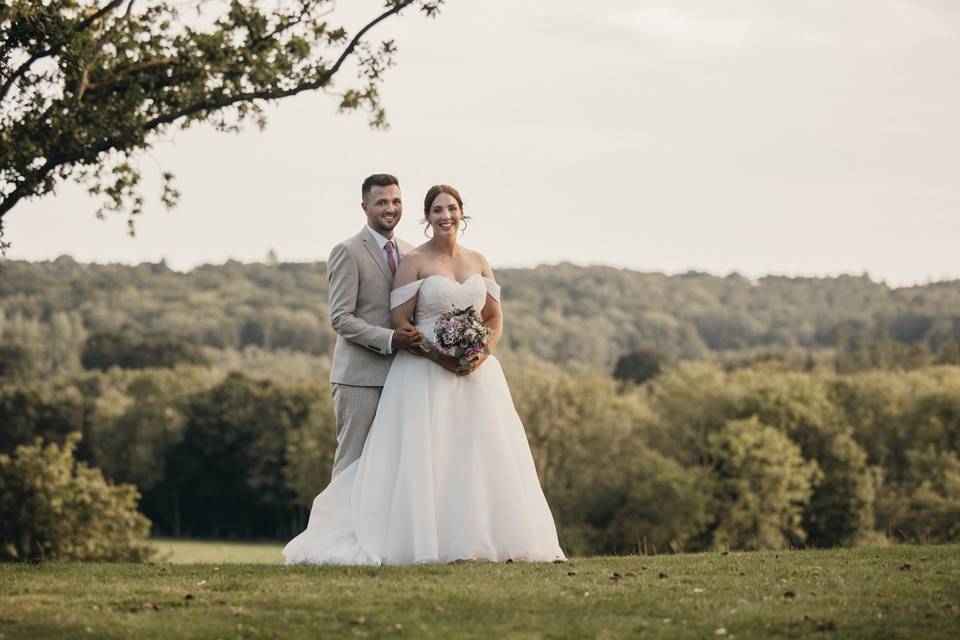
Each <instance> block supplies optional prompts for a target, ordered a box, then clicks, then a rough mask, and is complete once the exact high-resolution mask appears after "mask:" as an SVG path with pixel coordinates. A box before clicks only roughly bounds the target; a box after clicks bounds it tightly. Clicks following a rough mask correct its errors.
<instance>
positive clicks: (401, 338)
mask: <svg viewBox="0 0 960 640" xmlns="http://www.w3.org/2000/svg"><path fill="white" fill-rule="evenodd" d="M421 344H423V334H422V333H420V332H419V331H418V330H417V328H416V327H414V326H413V325H412V324H407V325H404V326H402V327H397V328H396V329H394V330H393V349H394V351H396V350H398V349H409V348H411V347H416V346H418V345H421Z"/></svg>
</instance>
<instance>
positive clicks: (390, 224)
mask: <svg viewBox="0 0 960 640" xmlns="http://www.w3.org/2000/svg"><path fill="white" fill-rule="evenodd" d="M399 222H400V216H399V215H396V216H394V218H393V220H391V221H385V220H383V219H382V218H377V220H376V227H377V231H382V232H383V233H385V234H387V235H389V234H391V233H393V230H394V228H396V226H397V224H398V223H399Z"/></svg>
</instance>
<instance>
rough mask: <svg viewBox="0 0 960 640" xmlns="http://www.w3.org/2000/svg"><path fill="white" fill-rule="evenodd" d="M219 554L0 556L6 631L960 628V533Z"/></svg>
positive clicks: (824, 631)
mask: <svg viewBox="0 0 960 640" xmlns="http://www.w3.org/2000/svg"><path fill="white" fill-rule="evenodd" d="M159 543H160V544H166V545H168V546H172V555H171V559H174V560H184V559H185V558H186V559H187V560H188V561H189V560H190V559H198V560H199V559H204V558H205V557H210V556H209V555H206V556H205V555H204V553H203V549H202V547H203V545H202V544H200V545H198V544H196V543H193V546H192V547H190V546H188V547H186V548H185V549H183V551H184V553H183V554H178V553H177V546H178V544H179V543H171V542H170V541H160V542H159ZM221 546H223V545H221ZM253 547H254V550H255V551H256V552H257V553H258V554H263V555H256V559H258V560H262V559H263V558H265V557H267V556H269V554H270V553H272V551H271V550H275V551H276V552H279V549H280V547H279V546H276V545H253ZM225 549H226V550H227V551H229V546H227V547H225ZM235 550H237V551H238V552H239V553H238V555H234V556H232V557H234V558H236V557H238V556H239V557H241V558H244V559H246V558H247V556H246V555H245V549H244V547H236V548H235ZM208 551H211V550H210V549H208ZM211 553H212V555H213V556H215V557H216V558H220V559H223V560H222V561H221V560H217V562H218V564H206V563H196V562H194V563H191V564H176V563H169V562H165V563H150V564H140V565H135V564H73V563H49V564H43V565H13V564H7V565H2V566H0V637H2V638H5V639H6V638H30V639H31V640H33V639H37V638H174V637H183V638H333V637H371V638H377V637H395V638H402V637H409V638H503V637H510V638H644V637H646V638H720V637H724V638H736V637H739V638H743V639H747V638H799V637H810V638H957V637H960V545H950V546H922V547H918V546H900V547H890V548H883V549H854V550H830V551H789V552H779V553H775V552H758V553H729V554H720V553H704V554H686V555H676V556H667V555H664V556H653V557H649V556H647V557H643V556H629V557H609V556H606V557H593V558H574V559H571V560H570V561H568V562H566V563H562V564H537V565H529V564H523V563H514V564H492V563H481V564H475V563H463V564H454V565H441V566H437V565H433V566H420V567H383V568H359V567H342V568H337V567H319V568H318V567H285V566H282V565H269V564H238V563H230V562H227V561H226V560H228V559H229V558H230V557H231V556H230V554H229V553H226V552H225V551H224V549H220V550H219V551H217V550H216V549H213V550H212V551H211ZM218 554H219V555H218ZM251 559H252V558H251Z"/></svg>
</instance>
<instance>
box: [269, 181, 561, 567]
mask: <svg viewBox="0 0 960 640" xmlns="http://www.w3.org/2000/svg"><path fill="white" fill-rule="evenodd" d="M424 218H425V222H426V223H427V224H428V225H429V226H430V227H431V228H432V230H433V236H432V237H431V238H430V240H428V241H427V242H425V243H424V244H422V245H420V246H419V247H417V248H416V249H415V250H413V251H411V252H410V253H408V254H406V255H405V256H404V257H403V260H401V262H400V265H399V267H398V269H397V273H396V276H395V278H394V289H393V291H392V293H391V295H390V307H391V320H392V322H393V324H394V325H395V326H397V327H401V326H407V325H410V324H414V325H415V326H416V328H417V329H419V330H420V331H421V332H422V333H423V335H424V336H426V338H427V341H428V343H429V341H430V340H431V338H432V337H433V335H434V325H435V323H436V320H437V318H438V317H439V316H440V314H441V313H443V312H444V311H448V310H450V309H451V308H452V307H454V306H455V307H457V308H463V307H466V306H469V305H473V306H474V308H475V309H482V311H481V316H482V318H483V322H484V324H485V325H486V326H487V327H489V328H490V329H491V330H492V331H493V336H492V337H491V339H490V343H489V345H490V347H493V346H494V345H495V344H496V343H497V341H498V340H499V339H500V335H501V333H502V328H503V322H502V314H501V309H500V287H499V286H498V285H497V283H496V282H495V280H494V277H493V272H492V271H491V269H490V266H489V265H488V264H487V261H486V259H485V258H484V257H483V256H482V255H480V254H479V253H477V252H475V251H471V250H469V249H467V248H465V247H463V246H461V245H460V244H459V243H458V242H457V232H458V230H459V229H460V228H461V226H463V225H465V224H466V223H465V219H466V218H465V216H464V215H463V201H462V199H461V198H460V194H459V193H457V191H456V189H454V188H453V187H450V186H447V185H438V186H435V187H432V188H431V189H430V190H429V191H428V192H427V197H426V200H425V202H424ZM438 365H439V366H438ZM283 554H284V556H285V557H286V561H287V564H300V563H307V564H350V565H381V564H391V565H393V564H419V563H434V562H451V561H454V560H470V559H476V560H492V561H506V560H517V561H520V560H524V561H552V560H564V559H565V556H564V554H563V551H562V550H561V549H560V545H559V543H558V541H557V530H556V527H555V525H554V521H553V516H552V514H551V513H550V508H549V507H548V506H547V501H546V499H545V498H544V495H543V490H542V489H541V488H540V482H539V480H538V478H537V472H536V469H535V467H534V464H533V458H532V456H531V454H530V447H529V444H528V443H527V438H526V434H525V433H524V430H523V425H522V424H521V422H520V418H519V417H518V416H517V412H516V410H515V409H514V406H513V400H512V398H511V397H510V390H509V389H508V387H507V383H506V379H505V378H504V375H503V370H502V369H501V368H500V363H499V362H498V361H497V359H496V358H495V357H493V356H487V355H481V356H480V357H479V358H478V359H477V360H474V361H473V362H472V363H471V364H470V365H469V366H461V365H460V364H459V363H458V361H457V360H456V359H454V358H452V357H449V356H445V355H442V354H440V353H439V352H438V351H436V350H435V349H431V350H430V351H428V352H426V353H424V352H420V353H415V352H413V351H409V352H408V351H401V352H400V353H398V354H397V356H396V359H395V360H394V362H393V365H392V366H391V368H390V371H389V373H388V374H387V379H386V381H385V383H384V386H383V393H382V395H381V397H380V404H379V405H378V407H377V415H376V418H375V419H374V421H373V425H372V426H371V427H370V432H369V435H368V436H367V440H366V442H365V444H364V447H363V453H362V454H361V455H360V458H359V459H358V460H356V461H355V462H353V463H352V464H351V465H350V466H349V467H347V468H346V469H345V470H343V471H342V472H341V473H339V474H338V475H337V476H336V477H335V478H334V479H333V481H331V483H330V484H329V485H328V486H327V488H326V489H324V490H323V492H322V493H320V495H318V496H317V497H316V498H315V499H314V501H313V508H312V510H311V512H310V520H309V523H308V525H307V528H306V530H305V531H303V533H301V534H300V535H298V536H297V537H296V538H294V539H293V540H291V541H290V542H289V543H288V544H287V545H286V547H285V548H284V550H283Z"/></svg>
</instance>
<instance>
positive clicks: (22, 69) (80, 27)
mask: <svg viewBox="0 0 960 640" xmlns="http://www.w3.org/2000/svg"><path fill="white" fill-rule="evenodd" d="M123 1H124V0H110V2H108V3H107V4H106V5H104V6H103V7H101V8H100V9H98V10H97V11H95V12H94V13H92V14H91V15H89V16H87V17H86V18H84V19H83V20H81V21H80V22H78V23H77V26H76V27H74V29H73V33H75V34H76V33H80V32H81V31H84V30H86V29H87V28H88V27H89V26H90V25H92V24H93V23H94V22H96V21H97V20H99V19H100V18H102V17H103V16H104V15H106V14H107V13H109V12H110V11H113V10H114V9H116V8H117V7H118V6H120V5H121V4H123ZM131 4H132V3H131ZM63 45H64V42H63V41H61V42H57V43H56V44H53V45H51V46H50V47H48V48H47V49H45V50H43V51H40V52H38V53H35V54H33V55H32V56H30V57H29V58H27V60H26V61H25V62H24V63H23V64H21V65H20V66H19V67H17V69H16V71H14V72H13V73H12V74H11V75H10V77H9V78H7V79H6V80H5V81H4V83H3V86H2V87H0V102H2V101H3V100H4V99H5V98H6V97H7V93H9V91H10V89H11V88H12V87H13V85H14V83H15V82H16V81H17V80H19V79H20V78H21V77H22V76H23V75H24V74H25V73H26V72H27V71H29V70H30V67H32V66H33V64H34V63H35V62H36V61H37V60H42V59H43V58H46V57H47V56H49V55H51V54H53V53H54V52H56V51H57V50H59V48H60V47H62V46H63Z"/></svg>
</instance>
